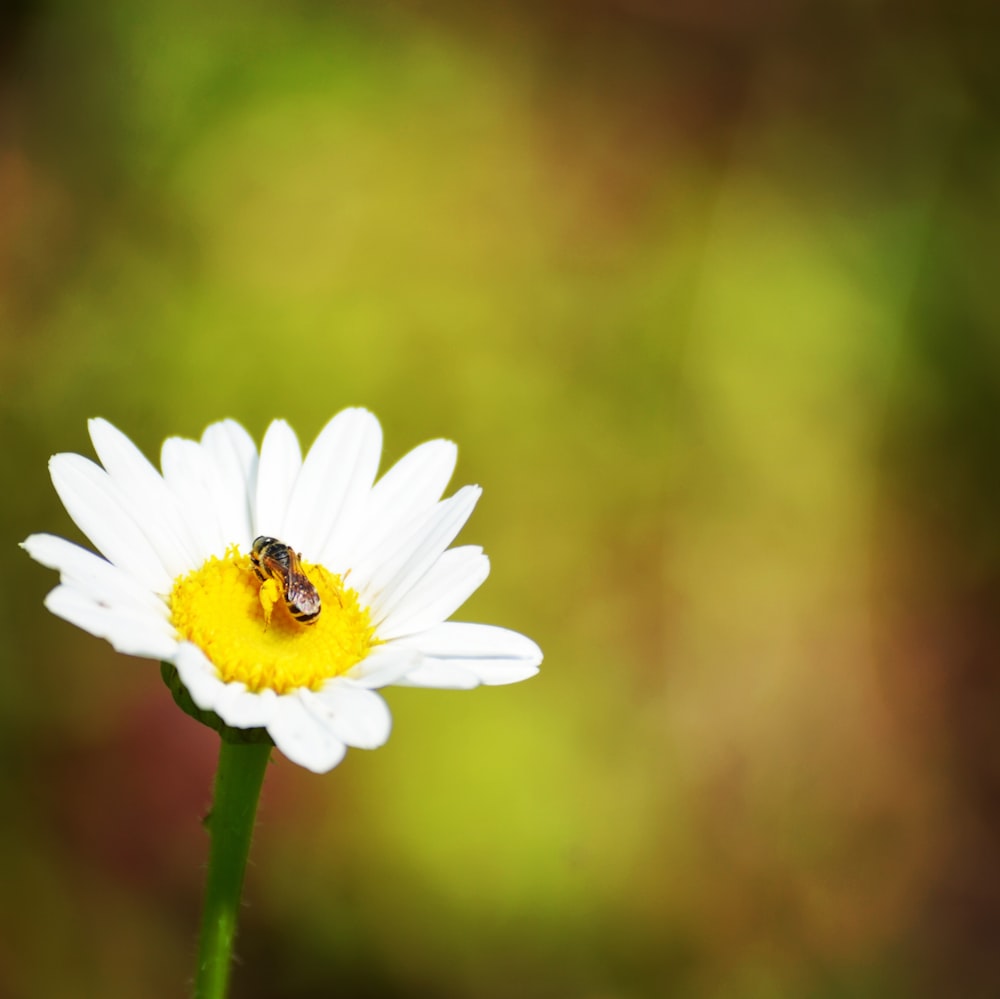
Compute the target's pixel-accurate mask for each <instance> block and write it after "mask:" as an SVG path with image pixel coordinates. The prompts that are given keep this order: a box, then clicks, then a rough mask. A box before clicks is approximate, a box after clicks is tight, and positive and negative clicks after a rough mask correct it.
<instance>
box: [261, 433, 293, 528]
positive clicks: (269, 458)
mask: <svg viewBox="0 0 1000 999" xmlns="http://www.w3.org/2000/svg"><path fill="white" fill-rule="evenodd" d="M301 467H302V451H301V450H300V448H299V439H298V438H297V437H296V436H295V431H293V430H292V428H291V427H290V426H289V425H288V424H287V423H286V422H285V421H284V420H274V421H273V422H272V423H271V425H270V426H269V427H268V428H267V433H266V434H264V442H263V443H262V444H261V446H260V462H259V464H258V466H257V501H256V506H255V523H254V530H253V533H254V534H255V535H260V534H267V535H270V536H271V537H273V538H278V539H279V540H280V541H284V540H285V526H286V522H285V515H286V513H287V512H288V500H289V497H290V496H291V495H292V490H293V488H294V487H295V480H296V478H297V477H298V474H299V469H300V468H301Z"/></svg>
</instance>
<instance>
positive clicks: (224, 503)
mask: <svg viewBox="0 0 1000 999" xmlns="http://www.w3.org/2000/svg"><path fill="white" fill-rule="evenodd" d="M89 427H90V437H91V440H92V441H93V444H94V449H95V450H96V452H97V455H98V457H99V458H100V461H101V464H102V465H103V468H102V467H101V465H98V464H96V463H94V462H92V461H90V460H89V459H87V458H84V457H82V456H81V455H77V454H57V455H55V456H54V457H53V458H52V459H51V461H50V462H49V469H50V472H51V475H52V482H53V484H54V485H55V488H56V492H57V493H58V494H59V498H60V499H61V500H62V502H63V505H64V506H65V507H66V510H67V511H68V513H69V515H70V517H72V519H73V520H74V521H75V523H76V525H77V526H78V527H79V528H80V530H81V531H82V532H83V533H84V534H85V535H86V536H87V537H88V538H89V539H90V540H91V542H92V543H93V545H94V546H95V548H97V550H98V551H99V552H100V553H101V555H103V556H104V557H103V558H102V557H101V556H100V555H97V554H95V553H94V552H91V551H88V550H86V549H84V548H81V547H79V546H78V545H75V544H72V543H71V542H69V541H66V540H65V539H63V538H58V537H54V536H53V535H50V534H33V535H31V537H29V538H28V539H27V540H26V541H25V542H24V545H23V547H24V548H25V549H27V551H28V553H29V554H30V555H31V557H32V558H34V559H36V560H37V561H38V562H41V563H42V564H43V565H46V566H48V567H49V568H52V569H58V570H59V573H60V585H59V586H57V587H56V588H55V589H54V590H52V592H51V593H49V595H48V596H47V597H46V600H45V605H46V606H47V607H48V608H49V610H50V611H52V612H53V613H54V614H57V615H58V616H59V617H62V618H64V619H65V620H67V621H70V622H71V623H73V624H75V625H77V626H78V627H80V628H83V629H84V630H86V631H89V632H90V633H91V634H93V635H97V636H98V637H100V638H106V639H107V640H108V641H109V642H110V643H111V644H112V646H114V648H115V649H117V650H118V651H119V652H123V653H127V654H129V655H134V656H144V657H148V658H151V659H160V660H163V661H165V662H167V663H171V664H173V666H174V667H175V668H176V672H177V675H178V676H179V678H180V681H181V682H182V683H183V685H184V687H185V688H186V690H187V692H188V693H189V694H190V698H191V700H192V701H193V702H194V704H195V705H197V707H198V708H200V709H202V710H203V711H208V712H214V713H215V714H216V715H217V716H218V717H219V718H220V719H221V720H222V722H224V723H225V724H226V725H228V726H231V727H232V728H237V729H255V728H263V729H266V731H267V733H268V734H269V735H270V737H271V739H273V741H274V743H275V745H276V746H277V747H278V748H279V749H280V750H281V751H282V752H283V753H284V754H285V756H287V757H288V758H289V759H291V760H293V761H294V762H296V763H299V764H301V765H302V766H304V767H307V768H308V769H310V770H313V771H315V772H317V773H322V772H324V771H327V770H330V769H331V768H332V767H334V766H336V765H337V763H339V762H340V760H341V759H342V758H343V756H344V753H345V751H346V747H347V746H357V747H361V748H365V749H372V748H375V747H376V746H380V745H382V743H384V742H385V740H386V739H387V738H388V736H389V730H390V727H391V717H390V714H389V710H388V708H387V707H386V704H385V702H384V701H383V700H382V698H381V697H380V696H379V695H378V694H377V693H375V690H376V689H377V688H379V687H384V686H387V685H389V684H401V685H407V686H419V687H450V688H463V689H464V688H471V687H475V686H478V685H479V684H503V683H515V682H517V681H518V680H524V679H527V678H528V677H530V676H533V675H534V674H535V673H537V672H538V664H539V663H540V662H541V660H542V653H541V650H540V649H539V648H538V646H537V645H536V644H535V643H534V642H533V641H531V640H530V639H529V638H526V637H525V636H524V635H520V634H518V633H517V632H514V631H508V630H507V629H505V628H499V627H494V626H491V625H485V624H467V623H460V622H452V621H448V620H447V619H448V618H449V617H450V616H451V615H452V614H453V613H454V612H455V611H456V610H457V609H458V608H459V607H460V606H461V605H462V603H464V601H465V600H466V599H467V598H468V597H469V595H470V594H472V593H473V592H474V591H475V590H476V589H477V588H478V587H479V586H480V584H481V583H482V582H483V581H484V580H485V579H486V576H487V575H488V573H489V561H488V559H487V557H486V556H485V555H484V554H483V551H482V549H481V548H479V547H476V546H473V545H463V546H460V547H457V548H449V547H448V546H449V545H450V544H451V542H452V541H453V540H454V538H455V536H456V535H457V534H458V532H459V531H460V530H461V528H462V526H463V525H464V524H465V522H466V520H467V519H468V518H469V515H470V514H471V513H472V510H473V507H474V506H475V504H476V501H477V500H478V499H479V494H480V489H479V488H478V487H477V486H465V487H463V488H462V489H459V490H458V492H456V493H455V494H454V495H453V496H451V497H449V498H448V499H444V500H442V499H441V498H440V497H441V495H442V493H443V491H444V488H445V486H446V485H447V483H448V480H449V479H450V478H451V474H452V471H453V470H454V466H455V459H456V455H457V449H456V447H455V445H454V444H452V443H451V442H450V441H444V440H435V441H429V442H427V443H426V444H422V445H421V446H420V447H417V448H415V449H414V450H413V451H411V452H410V453H409V454H407V455H406V456H405V457H404V458H403V459H402V460H400V461H399V462H398V463H397V464H396V465H394V466H393V467H392V468H391V469H390V470H389V471H388V472H386V473H385V475H383V476H382V477H381V478H380V479H379V480H378V481H377V482H376V481H375V477H376V472H377V470H378V463H379V456H380V453H381V450H382V430H381V427H380V426H379V423H378V420H377V419H376V418H375V417H374V416H373V415H372V414H371V413H369V412H367V411H366V410H363V409H346V410H344V411H343V412H341V413H339V414H338V415H337V416H335V417H334V418H333V419H332V420H331V421H330V422H329V423H328V424H327V425H326V426H325V427H324V428H323V430H322V432H321V433H320V435H319V437H318V438H317V439H316V442H315V443H314V444H313V446H312V448H311V449H310V450H309V453H308V454H307V455H306V457H305V459H303V458H302V453H301V450H300V448H299V442H298V439H297V438H296V436H295V433H294V432H293V431H292V429H291V428H290V427H289V426H288V424H287V423H285V422H284V421H283V420H275V421H274V422H273V423H272V424H271V425H270V427H269V428H268V430H267V433H266V434H265V435H264V441H263V444H262V445H261V449H260V455H259V456H258V454H257V449H256V447H255V445H254V443H253V440H252V439H251V438H250V436H249V434H248V433H247V432H246V431H245V430H244V429H243V427H241V426H240V425H239V424H238V423H235V422H234V421H232V420H224V421H223V422H221V423H215V424H212V425H211V426H210V427H208V429H207V430H206V431H205V432H204V434H202V438H201V441H200V442H198V441H192V440H185V439H183V438H179V437H171V438H169V439H168V440H166V441H165V442H164V444H163V449H162V454H161V467H162V469H163V472H162V474H161V473H160V472H158V471H157V470H156V468H155V467H154V466H153V465H152V464H151V463H150V462H149V461H147V460H146V458H145V457H143V455H142V453H141V452H140V451H139V450H138V448H136V446H135V445H134V444H133V443H132V442H131V441H130V440H129V439H128V438H127V437H126V436H125V435H124V434H122V433H121V432H120V431H119V430H117V429H115V427H113V426H112V425H111V424H110V423H108V422H107V421H106V420H101V419H95V420H91V421H90V424H89ZM259 536H266V537H269V538H273V539H278V542H279V544H280V545H287V546H288V548H287V549H284V548H281V547H279V548H277V549H273V551H276V552H277V553H278V554H279V555H280V554H282V553H284V554H286V555H287V554H288V552H291V553H300V557H301V567H302V569H303V571H304V573H305V575H306V577H307V579H308V581H309V583H311V584H312V587H314V588H315V591H316V595H318V597H319V600H320V603H321V610H320V613H319V615H318V616H317V617H316V618H315V620H314V621H313V623H311V624H303V623H300V622H299V621H298V620H296V619H295V618H294V617H293V613H294V611H295V610H296V603H295V600H294V594H293V599H292V600H290V601H286V600H285V599H284V597H285V594H284V590H283V585H284V582H285V579H284V577H283V574H282V572H281V571H277V572H275V573H274V578H273V579H267V578H266V577H267V573H266V572H262V573H261V575H263V576H265V581H264V582H263V583H262V582H261V580H260V579H259V578H258V575H257V574H255V571H254V566H253V564H252V562H251V558H250V555H251V550H252V546H253V543H254V539H255V538H258V537H259ZM262 544H263V543H262ZM265 554H266V552H265ZM270 564H271V567H272V568H275V566H274V564H273V563H270ZM276 568H277V569H278V570H280V569H281V564H280V560H279V564H278V566H277V567H276ZM285 575H287V573H285ZM307 585H308V584H307ZM289 604H290V605H291V607H290V606H289Z"/></svg>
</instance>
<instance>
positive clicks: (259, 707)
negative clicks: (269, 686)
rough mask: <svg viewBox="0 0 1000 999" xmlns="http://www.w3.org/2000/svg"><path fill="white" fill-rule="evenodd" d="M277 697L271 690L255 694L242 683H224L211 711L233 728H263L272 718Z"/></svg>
mask: <svg viewBox="0 0 1000 999" xmlns="http://www.w3.org/2000/svg"><path fill="white" fill-rule="evenodd" d="M278 697H279V695H278V694H276V693H275V692H274V691H273V690H262V691H260V692H259V693H257V692H255V691H252V690H247V688H246V685H245V684H242V683H224V684H223V685H222V690H221V691H219V692H218V696H217V697H216V698H215V706H214V707H213V708H212V710H213V711H214V712H215V713H216V714H217V715H218V716H219V717H220V718H221V719H222V720H223V721H224V722H225V723H226V724H227V725H231V726H232V727H233V728H264V727H265V726H266V725H267V723H268V722H269V721H270V720H271V719H272V718H273V717H274V713H275V710H276V707H277V703H278Z"/></svg>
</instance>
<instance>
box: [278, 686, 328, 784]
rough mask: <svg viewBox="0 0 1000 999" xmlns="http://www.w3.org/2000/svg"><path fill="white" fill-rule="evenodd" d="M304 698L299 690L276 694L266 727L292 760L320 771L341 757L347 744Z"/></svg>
mask: <svg viewBox="0 0 1000 999" xmlns="http://www.w3.org/2000/svg"><path fill="white" fill-rule="evenodd" d="M306 693H307V694H308V693H311V692H309V691H306ZM312 696H315V695H312ZM307 700H308V698H303V696H302V692H301V691H297V692H296V693H294V694H286V695H284V696H283V697H279V698H278V700H277V704H276V706H275V712H274V717H273V718H272V719H271V720H270V721H269V722H268V724H267V730H268V732H269V733H270V734H271V738H272V739H274V744H275V745H276V746H277V747H278V749H280V750H281V751H282V753H284V754H285V756H287V757H288V758H289V759H290V760H291V761H292V762H293V763H298V764H299V766H302V767H305V768H306V769H307V770H312V771H313V773H317V774H322V773H326V772H327V771H328V770H332V769H333V768H334V767H335V766H336V765H337V764H338V763H339V762H340V761H341V760H342V759H343V758H344V753H346V752H347V746H346V745H345V744H344V743H343V742H341V740H340V739H338V738H337V737H336V736H335V735H334V734H333V732H332V731H331V730H330V727H329V724H328V720H327V718H326V717H324V716H322V715H320V716H317V715H316V714H315V713H314V712H313V711H311V710H310V709H309V708H308V707H307V706H306V701H307Z"/></svg>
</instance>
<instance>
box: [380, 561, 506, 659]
mask: <svg viewBox="0 0 1000 999" xmlns="http://www.w3.org/2000/svg"><path fill="white" fill-rule="evenodd" d="M489 574H490V560H489V559H488V558H487V557H486V556H485V555H484V554H483V550H482V548H480V547H478V546H477V545H463V546H461V547H459V548H450V549H448V551H446V552H444V553H443V554H442V555H441V556H440V558H438V560H437V562H435V563H434V565H432V566H431V568H430V569H429V570H428V571H427V572H426V573H424V575H423V577H422V578H421V579H420V580H419V581H418V582H417V583H416V584H415V585H414V586H413V588H412V589H411V590H409V591H408V592H407V593H405V594H403V595H402V597H401V598H400V599H398V600H397V601H396V602H395V603H394V604H392V605H390V606H383V607H382V613H383V614H384V619H383V621H382V623H381V624H380V625H379V627H378V637H379V638H381V639H382V640H383V641H388V640H389V639H392V638H399V637H401V636H403V635H411V634H414V633H415V632H418V631H426V630H427V629H428V628H432V627H434V625H436V624H440V623H441V622H442V621H447V620H448V618H449V617H451V615H452V614H454V613H455V611H457V610H458V608H459V607H461V606H462V604H464V603H465V601H466V600H468V599H469V597H470V596H471V595H472V594H473V593H475V591H476V590H477V589H479V587H480V586H482V584H483V582H484V581H485V580H486V577H487V576H488V575H489Z"/></svg>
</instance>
